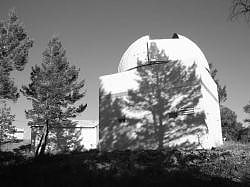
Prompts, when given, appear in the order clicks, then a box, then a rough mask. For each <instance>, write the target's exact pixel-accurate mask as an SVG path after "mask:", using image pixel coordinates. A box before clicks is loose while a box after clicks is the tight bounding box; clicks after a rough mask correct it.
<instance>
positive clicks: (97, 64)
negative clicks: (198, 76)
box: [0, 0, 250, 138]
mask: <svg viewBox="0 0 250 187" xmlns="http://www.w3.org/2000/svg"><path fill="white" fill-rule="evenodd" d="M230 4H231V0H209V1H208V0H126V1H125V0H99V1H97V0H79V1H78V0H70V1H69V0H43V1H40V0H39V1H38V0H22V1H20V0H0V19H6V18H7V15H8V12H9V10H10V9H11V8H15V9H16V12H17V15H18V16H19V18H20V20H21V22H22V23H23V25H24V27H25V29H26V31H27V32H28V34H29V36H30V37H31V38H33V39H34V46H33V48H32V49H31V50H30V54H29V63H28V64H27V65H26V67H25V70H24V71H22V72H15V73H14V74H13V77H15V82H16V84H17V86H18V88H21V86H22V85H27V84H28V83H29V82H30V81H29V77H30V72H31V67H32V66H34V65H35V64H40V63H41V58H42V52H43V51H44V50H45V48H46V46H47V44H48V41H49V40H50V39H51V38H52V37H53V36H58V37H59V38H60V40H61V41H62V44H63V46H64V48H65V49H66V52H67V56H68V59H69V61H70V63H71V64H74V65H76V66H77V67H79V68H80V69H81V71H80V79H85V81H86V90H87V95H86V97H84V99H83V100H82V101H81V102H82V103H87V104H88V107H87V110H86V111H84V112H83V113H82V114H81V115H80V116H79V117H78V118H77V119H91V120H98V111H99V106H98V89H99V80H98V78H99V77H100V76H102V75H106V74H113V73H116V72H117V67H118V64H119V61H120V58H121V56H122V54H123V53H124V52H125V51H126V49H127V48H128V47H129V45H130V44H131V43H133V42H134V41H135V40H136V39H138V38H140V37H142V36H144V35H148V34H149V35H150V37H151V38H152V39H159V38H171V36H172V34H173V33H179V34H181V35H184V36H186V37H187V38H189V39H191V40H192V41H194V42H195V43H196V44H197V45H198V46H199V47H200V48H201V50H202V51H203V53H204V54H205V56H206V58H207V60H208V62H209V63H213V64H214V65H215V67H216V68H217V69H218V79H219V80H220V83H221V84H222V85H226V87H227V94H228V97H227V101H226V102H225V104H224V105H225V106H227V107H229V108H230V109H232V110H233V111H235V112H236V114H237V116H238V120H239V121H243V120H244V119H245V118H246V117H247V115H246V114H245V113H244V111H243V106H245V105H246V104H247V103H248V102H249V101H250V85H249V81H250V73H249V70H250V24H247V23H246V22H245V21H244V20H242V19H239V20H236V21H230V20H229V19H228V17H229V12H230ZM10 105H11V107H12V111H13V113H14V114H15V115H16V121H15V122H14V125H16V126H17V127H20V128H23V129H25V136H26V137H27V138H29V136H30V131H29V127H28V126H27V119H26V118H25V114H24V110H27V109H29V107H30V101H27V100H26V99H25V98H24V97H22V96H21V97H20V98H19V100H18V101H17V102H16V103H11V104H10Z"/></svg>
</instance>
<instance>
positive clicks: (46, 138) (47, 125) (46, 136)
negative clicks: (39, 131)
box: [39, 120, 49, 156]
mask: <svg viewBox="0 0 250 187" xmlns="http://www.w3.org/2000/svg"><path fill="white" fill-rule="evenodd" d="M48 135H49V120H46V131H45V136H44V141H43V144H42V147H41V151H40V153H39V156H43V155H44V153H45V149H46V145H47V141H48Z"/></svg>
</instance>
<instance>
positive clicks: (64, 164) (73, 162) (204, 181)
mask: <svg viewBox="0 0 250 187" xmlns="http://www.w3.org/2000/svg"><path fill="white" fill-rule="evenodd" d="M249 166H250V144H240V143H234V142H226V143H225V144H224V146H222V147H221V148H216V149H212V150H197V151H182V150H178V149H164V150H135V151H130V150H126V151H112V152H100V151H98V150H92V151H88V152H71V153H64V154H58V155H46V156H45V157H44V158H41V159H38V160H36V159H34V158H33V157H27V156H26V157H24V156H22V155H18V154H12V153H1V156H0V181H1V186H131V185H136V186H155V187H156V186H166V185H170V186H212V185H213V186H220V187H221V186H248V185H249V186H250V167H249Z"/></svg>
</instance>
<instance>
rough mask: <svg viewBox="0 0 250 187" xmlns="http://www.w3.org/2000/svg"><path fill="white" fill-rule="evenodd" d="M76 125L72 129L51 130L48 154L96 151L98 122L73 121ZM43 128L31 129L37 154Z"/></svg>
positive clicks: (33, 145) (54, 128)
mask: <svg viewBox="0 0 250 187" xmlns="http://www.w3.org/2000/svg"><path fill="white" fill-rule="evenodd" d="M72 121H73V122H75V123H76V125H74V126H71V127H61V126H58V127H53V126H51V128H50V133H49V138H48V146H47V150H46V151H47V152H50V153H57V152H58V151H59V152H60V151H72V150H76V149H77V150H90V149H96V148H97V146H98V140H99V133H98V131H99V129H98V121H96V120H72ZM42 129H43V126H32V127H31V146H32V148H31V149H32V151H33V152H35V150H36V148H37V146H38V144H39V141H40V138H41V134H42Z"/></svg>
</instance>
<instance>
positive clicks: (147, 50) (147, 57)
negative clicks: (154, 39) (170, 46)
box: [147, 42, 149, 63]
mask: <svg viewBox="0 0 250 187" xmlns="http://www.w3.org/2000/svg"><path fill="white" fill-rule="evenodd" d="M147 58H148V63H149V53H148V42H147Z"/></svg>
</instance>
